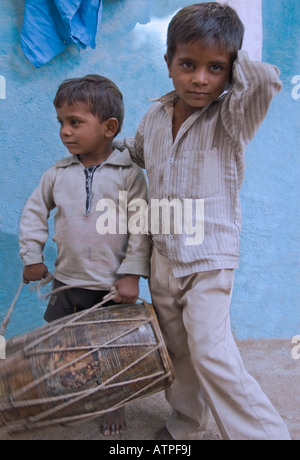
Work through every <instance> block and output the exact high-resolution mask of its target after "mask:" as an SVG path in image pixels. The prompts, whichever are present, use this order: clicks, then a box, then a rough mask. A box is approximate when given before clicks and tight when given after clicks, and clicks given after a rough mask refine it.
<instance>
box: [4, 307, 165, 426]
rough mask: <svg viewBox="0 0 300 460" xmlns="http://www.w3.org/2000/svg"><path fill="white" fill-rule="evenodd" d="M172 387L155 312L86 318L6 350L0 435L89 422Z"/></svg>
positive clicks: (107, 311)
mask: <svg viewBox="0 0 300 460" xmlns="http://www.w3.org/2000/svg"><path fill="white" fill-rule="evenodd" d="M172 381H173V371H172V365H171V362H170V359H169V356H168V353H167V350H166V347H165V344H164V341H163V338H162V335H161V332H160V328H159V326H158V323H157V319H156V316H155V312H154V310H153V307H152V305H149V304H147V303H146V302H144V303H142V304H136V305H117V306H110V307H106V308H100V309H99V308H97V309H91V310H86V311H84V312H80V313H76V314H74V315H72V316H68V317H65V318H63V319H62V320H57V321H55V322H53V323H51V324H49V325H46V326H43V327H41V328H39V329H36V330H35V331H33V332H30V333H28V334H25V335H23V336H20V337H17V338H15V339H11V340H9V341H8V342H7V354H6V360H3V361H0V430H1V431H3V430H4V431H5V432H8V433H13V432H17V431H23V430H28V429H36V428H42V427H46V426H50V425H56V424H64V423H70V422H79V421H86V420H88V419H91V418H94V417H98V416H100V415H102V414H104V413H106V412H108V411H111V410H114V409H117V408H120V407H122V406H123V405H125V404H126V403H128V402H129V401H133V400H137V399H140V398H142V397H145V396H148V395H151V394H154V393H157V392H159V391H161V390H163V389H165V388H167V387H168V386H169V385H170V384H171V383H172Z"/></svg>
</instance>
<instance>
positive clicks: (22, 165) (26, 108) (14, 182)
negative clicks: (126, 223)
mask: <svg viewBox="0 0 300 460" xmlns="http://www.w3.org/2000/svg"><path fill="white" fill-rule="evenodd" d="M191 3H193V2H192V1H188V0H180V1H179V0H178V1H177V0H172V1H171V2H170V1H169V0H157V1H156V2H153V1H151V0H124V1H117V0H104V1H103V18H102V23H101V26H100V30H99V34H98V37H97V48H96V50H95V51H93V50H89V49H87V50H85V51H83V50H81V49H79V48H77V47H75V46H74V47H71V48H68V49H67V50H66V51H65V52H64V53H63V54H61V55H60V56H58V57H57V58H55V59H54V60H53V61H51V62H50V63H49V64H47V65H46V66H44V67H42V68H41V69H39V70H36V69H34V68H33V67H32V65H31V64H30V62H29V61H28V60H27V59H26V58H25V56H24V55H23V53H22V51H21V49H20V33H21V28H22V22H23V14H24V0H0V12H1V14H0V75H1V77H0V152H1V166H0V167H1V181H0V321H1V320H2V319H3V317H4V316H5V312H6V311H7V309H8V308H9V306H10V304H11V302H12V300H13V298H14V295H15V293H16V291H17V288H18V286H19V284H20V281H21V272H22V264H21V262H20V260H19V255H18V252H19V248H18V224H19V219H20V215H21V212H22V209H23V207H24V205H25V202H26V199H27V198H28V196H29V195H30V193H31V192H32V191H33V189H34V188H35V187H36V186H37V185H38V183H39V179H40V176H41V174H42V173H43V171H45V170H46V169H47V168H48V167H50V166H51V165H52V164H53V163H55V162H56V161H57V160H58V159H60V158H61V157H63V156H65V154H66V151H65V149H64V147H63V146H62V145H61V143H60V140H59V136H58V125H57V121H56V114H55V111H54V108H53V106H52V100H53V97H54V95H55V92H56V89H57V86H58V85H59V84H60V83H61V81H62V80H64V79H65V78H71V77H75V76H82V75H85V74H87V73H99V74H103V75H105V76H107V77H108V78H111V79H113V80H114V81H115V82H116V83H117V85H118V86H119V87H120V89H121V90H122V92H123V94H124V97H125V103H126V121H125V125H124V128H123V132H122V136H124V135H126V136H132V135H134V133H135V129H136V127H137V124H138V122H139V120H140V119H141V117H142V116H143V114H144V113H145V111H146V110H147V108H148V106H149V102H148V101H147V98H148V97H149V98H153V97H157V96H159V95H161V94H163V93H164V92H167V91H169V90H171V89H172V86H171V81H170V80H169V78H168V74H167V71H166V68H165V63H164V60H163V54H164V52H165V37H166V35H165V34H166V25H167V23H168V21H169V19H170V18H171V17H172V16H173V14H174V12H175V11H176V10H177V9H179V8H181V7H183V6H186V5H188V4H191ZM263 20H264V50H263V59H264V60H266V61H269V62H272V63H274V64H276V65H278V66H279V67H280V69H281V70H282V79H283V82H284V89H283V91H282V93H281V94H280V95H279V96H278V97H277V98H276V99H275V100H274V102H273V104H272V107H271V110H270V113H269V116H268V118H267V120H266V121H265V122H264V124H263V126H262V128H261V130H260V131H259V133H258V135H257V137H256V138H255V140H254V141H253V142H252V144H251V145H250V147H249V149H248V152H247V173H246V179H245V184H244V186H243V189H242V194H241V197H242V204H243V219H244V226H243V232H242V245H241V264H240V269H239V270H238V271H237V273H236V286H235V292H234V298H233V302H232V323H233V329H234V332H235V335H236V337H238V338H261V337H285V338H286V337H292V336H293V335H296V334H299V333H300V276H299V275H300V271H299V266H300V265H299V254H300V211H299V210H300V206H299V204H300V181H299V177H300V175H299V173H300V129H299V128H300V88H299V91H298V88H297V86H296V83H292V79H293V77H295V76H297V75H300V2H299V1H298V0H291V1H289V2H287V1H286V0H277V1H276V2H273V1H271V0H263ZM294 81H296V79H294ZM299 83H300V77H299ZM5 84H6V87H5ZM293 90H294V91H293ZM292 91H293V93H292ZM298 95H299V98H298ZM46 258H47V263H48V266H49V268H50V270H53V265H54V260H55V245H54V244H53V243H52V242H51V241H49V244H48V246H47V250H46ZM141 288H142V292H141V295H142V296H144V297H147V298H148V299H149V293H148V290H147V286H146V285H145V283H143V284H142V286H141ZM44 308H45V302H43V301H41V300H40V299H38V297H37V295H36V293H33V292H31V291H30V290H29V288H28V287H25V288H24V290H23V291H22V295H21V297H20V299H19V302H18V304H17V306H16V309H15V311H14V314H13V316H12V319H11V323H10V325H9V327H8V329H7V336H8V337H10V336H13V335H16V334H20V333H23V332H26V331H28V330H30V329H33V328H35V327H38V326H39V325H41V324H43V320H42V316H43V311H44Z"/></svg>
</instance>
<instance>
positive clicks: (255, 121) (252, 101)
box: [221, 51, 282, 151]
mask: <svg viewBox="0 0 300 460" xmlns="http://www.w3.org/2000/svg"><path fill="white" fill-rule="evenodd" d="M279 77H280V71H279V69H278V68H277V67H275V66H272V65H270V64H265V63H262V62H258V61H251V60H250V59H249V58H248V54H247V52H246V51H239V53H238V57H237V59H236V61H235V63H234V65H233V76H232V89H231V90H230V92H229V94H228V95H227V96H226V97H225V100H224V101H223V104H222V110H221V116H222V122H223V125H224V128H225V131H226V132H227V134H228V136H229V138H230V141H231V143H232V144H233V147H234V148H235V149H236V150H237V151H239V150H240V147H243V148H244V147H245V146H246V145H248V144H249V142H250V141H251V140H252V139H253V137H254V136H255V134H256V132H257V130H258V128H259V127H260V125H261V123H262V122H263V121H264V119H265V117H266V115H267V113H268V110H269V107H270V103H271V101H272V99H273V97H274V96H275V95H276V94H277V93H279V92H280V91H281V89H282V82H281V80H280V78H279ZM241 143H242V146H241Z"/></svg>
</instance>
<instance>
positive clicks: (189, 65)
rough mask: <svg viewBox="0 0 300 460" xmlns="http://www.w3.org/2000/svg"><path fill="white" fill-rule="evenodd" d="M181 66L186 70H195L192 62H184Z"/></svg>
mask: <svg viewBox="0 0 300 460" xmlns="http://www.w3.org/2000/svg"><path fill="white" fill-rule="evenodd" d="M181 65H182V67H183V68H184V69H186V70H191V69H193V68H194V64H192V63H191V62H183V63H182V64H181Z"/></svg>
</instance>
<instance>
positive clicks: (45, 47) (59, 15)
mask: <svg viewBox="0 0 300 460" xmlns="http://www.w3.org/2000/svg"><path fill="white" fill-rule="evenodd" d="M101 17H102V1H101V0H25V13H24V22H23V28H22V33H21V48H22V50H23V52H24V54H25V56H26V57H27V58H28V59H29V60H30V62H31V63H32V64H33V65H34V66H35V67H36V68H39V67H41V66H43V65H44V64H46V63H47V62H49V61H50V60H51V59H53V58H54V57H55V56H57V55H58V54H60V53H61V52H62V51H64V50H65V49H66V47H67V46H69V45H72V44H74V43H76V44H77V45H79V46H80V47H81V48H83V49H85V48H86V47H87V46H89V47H90V48H92V49H95V48H96V35H97V31H98V26H99V23H100V21H101Z"/></svg>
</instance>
